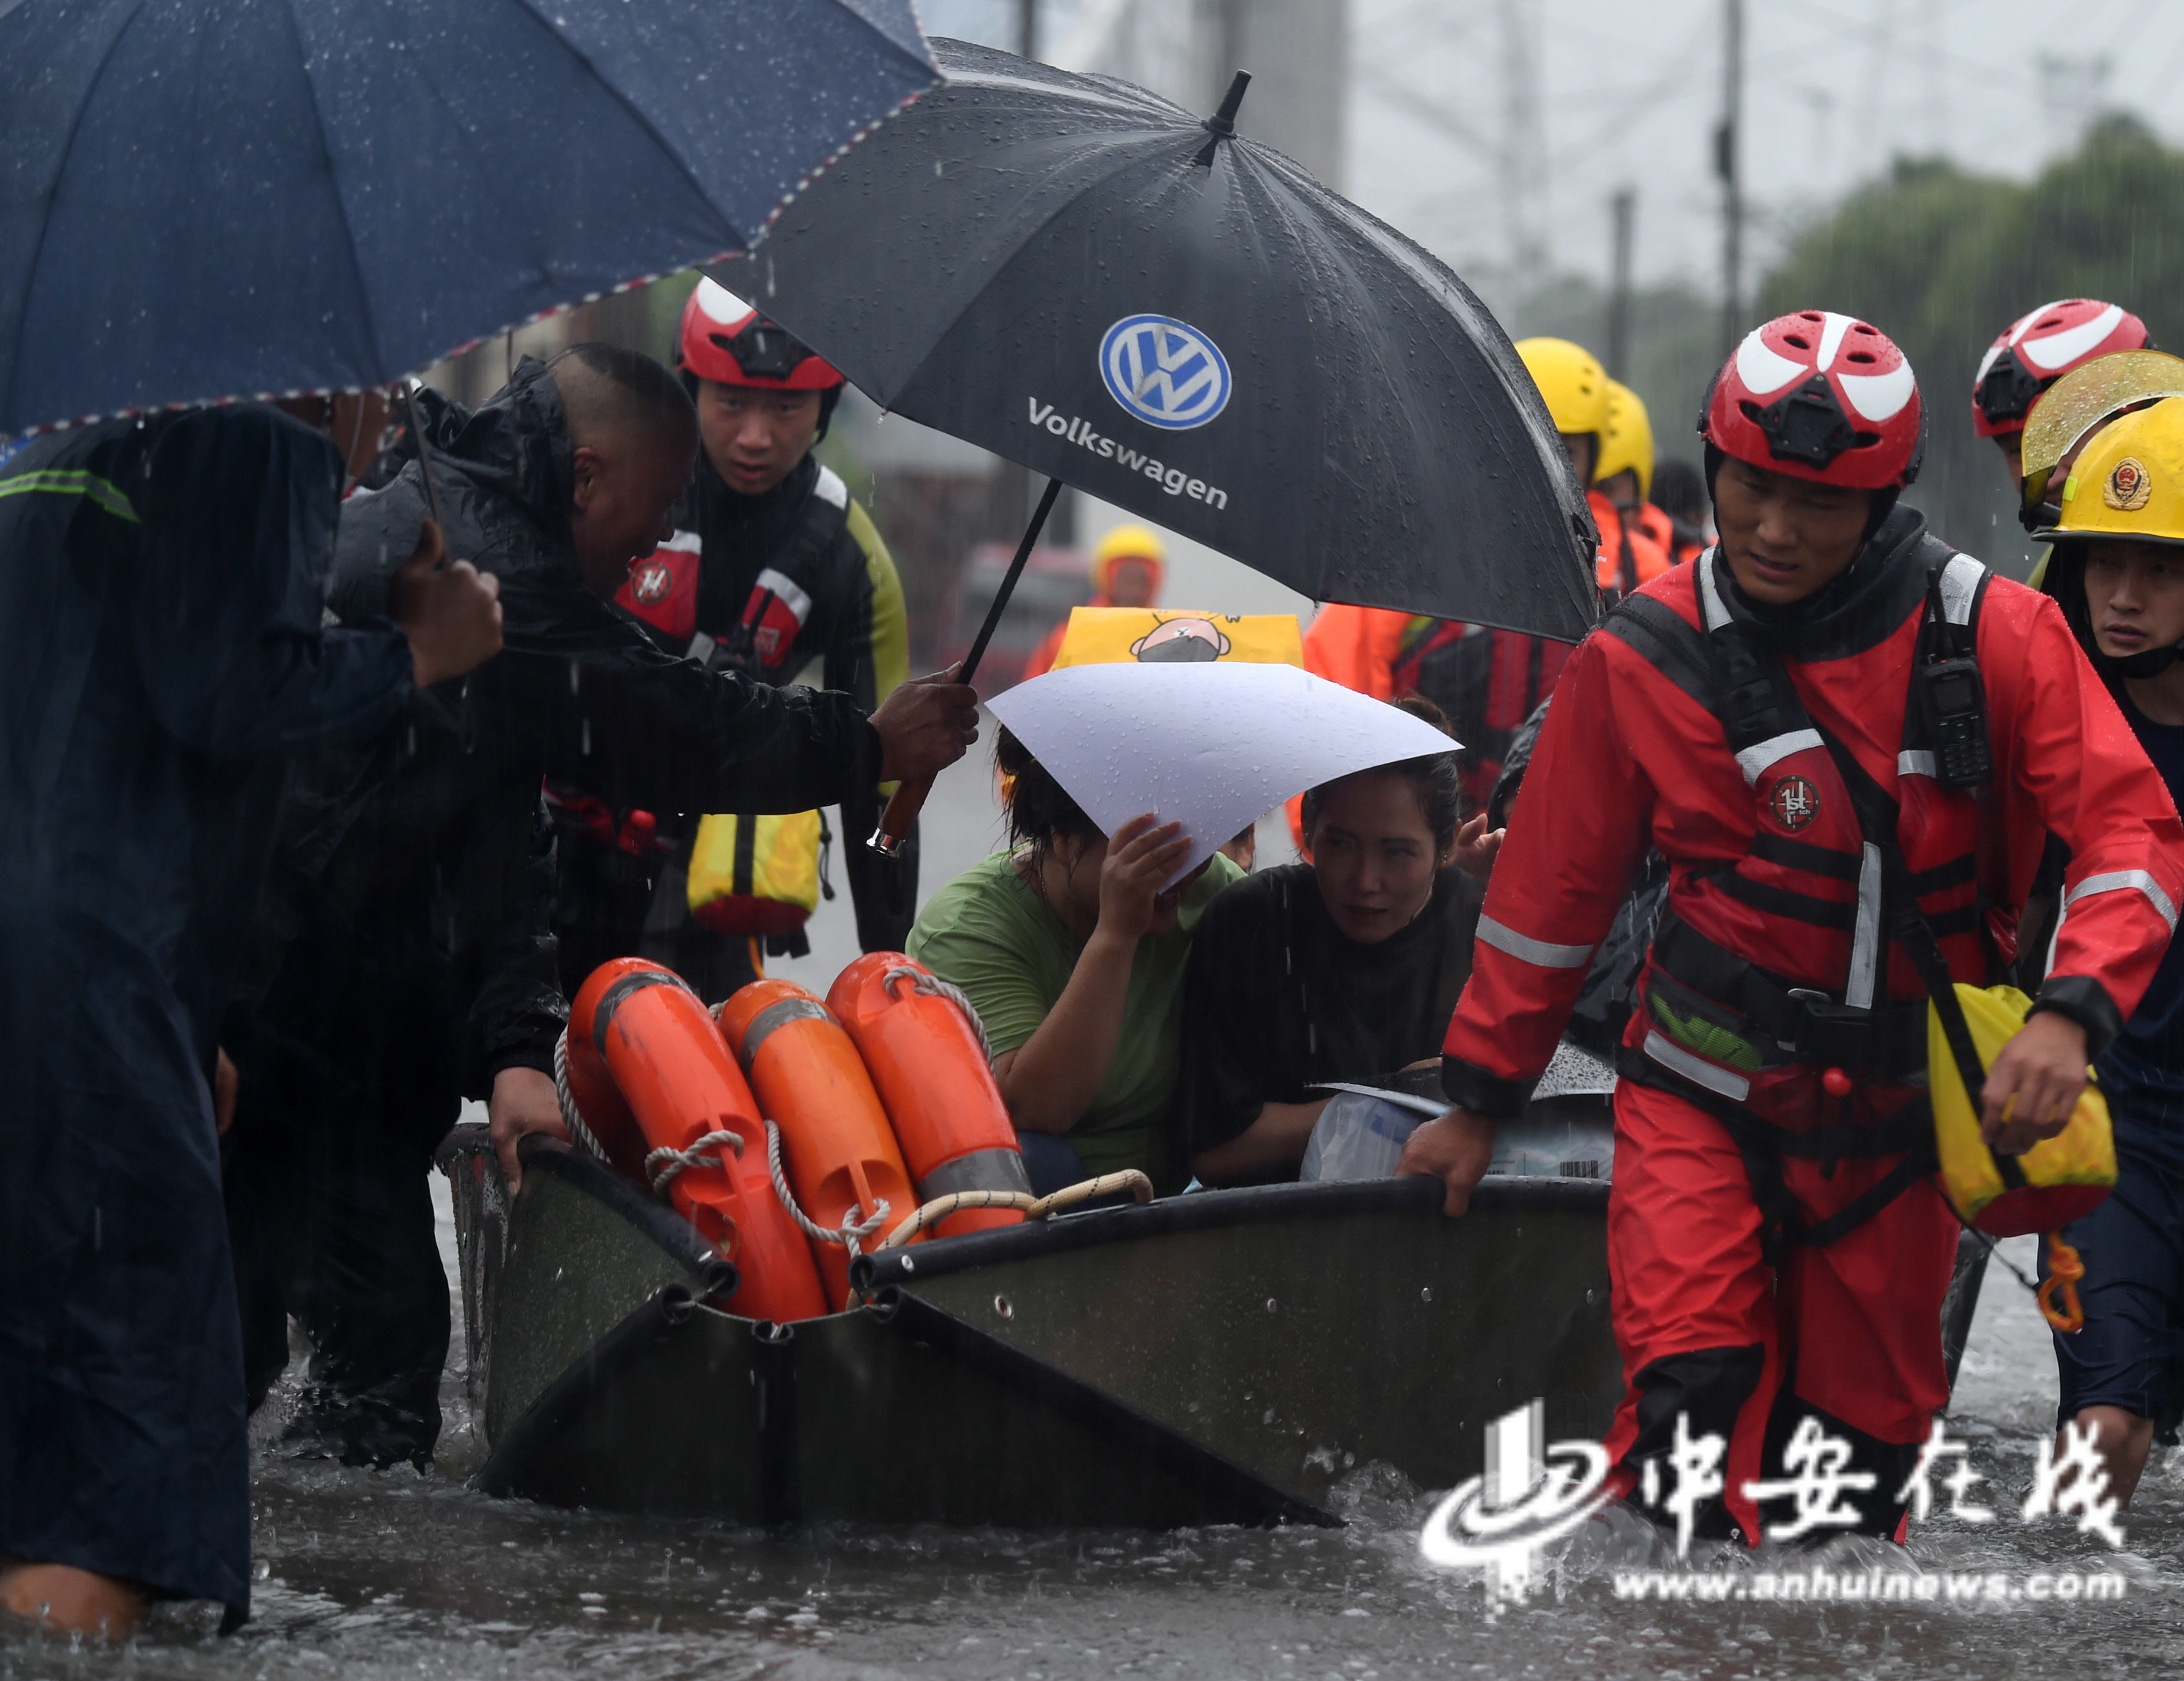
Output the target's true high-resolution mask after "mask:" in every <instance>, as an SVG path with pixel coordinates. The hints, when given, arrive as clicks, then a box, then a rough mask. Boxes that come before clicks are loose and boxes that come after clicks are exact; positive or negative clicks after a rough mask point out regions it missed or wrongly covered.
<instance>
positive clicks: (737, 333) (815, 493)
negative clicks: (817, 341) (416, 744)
mask: <svg viewBox="0 0 2184 1681" xmlns="http://www.w3.org/2000/svg"><path fill="white" fill-rule="evenodd" d="M676 360H677V369H678V370H679V371H680V373H681V375H682V382H683V385H684V387H686V388H687V389H688V391H689V392H690V395H691V398H692V400H693V401H694V402H695V403H696V404H697V407H698V429H699V438H700V441H701V443H702V444H703V448H701V450H700V451H699V458H698V470H697V476H696V477H695V479H694V481H693V482H692V484H691V487H690V488H689V490H688V492H687V493H685V495H684V496H683V498H682V501H681V502H680V503H679V504H677V508H676V510H675V514H674V526H675V530H674V534H673V535H672V536H671V537H669V538H668V540H667V541H666V543H663V544H662V545H661V546H660V548H659V549H658V550H657V552H655V554H652V555H651V556H649V558H647V559H640V560H638V562H637V563H636V564H635V565H632V567H631V568H630V573H629V582H627V584H625V585H624V586H623V587H622V589H621V593H620V594H619V595H617V596H616V604H618V605H619V606H621V607H622V608H624V609H626V610H628V611H629V612H630V613H632V614H634V615H636V616H637V617H638V619H640V620H641V621H643V623H644V624H645V626H647V627H648V628H649V630H650V632H651V633H652V636H653V638H654V640H655V641H656V642H658V643H660V645H661V646H662V647H664V648H666V649H667V650H668V651H669V652H671V653H673V654H688V656H690V657H691V658H693V659H696V660H702V661H704V662H705V664H707V665H711V666H714V667H716V668H733V669H734V670H737V671H743V672H745V673H747V674H748V675H749V676H753V677H755V678H758V679H759V680H760V681H761V682H771V683H774V684H777V685H778V684H785V683H788V682H794V680H795V678H796V676H797V675H798V674H799V672H801V671H804V670H805V668H806V667H807V666H810V665H812V664H813V663H814V662H815V661H816V662H819V664H820V665H821V671H822V687H826V688H828V689H834V690H839V691H842V692H844V693H848V694H850V695H853V696H854V697H855V699H856V702H857V704H858V705H859V706H860V707H861V708H863V709H864V710H866V711H867V712H870V711H871V710H873V709H874V708H875V707H877V705H878V704H879V703H880V702H881V701H882V700H883V699H886V698H887V696H888V694H889V693H890V692H891V691H892V690H893V689H894V687H895V685H896V684H898V683H900V682H902V680H903V679H904V678H905V676H908V675H909V659H910V641H909V621H908V618H907V615H906V614H905V610H904V606H903V596H902V582H901V580H900V578H899V577H898V576H896V573H895V568H894V560H893V559H892V558H890V557H889V554H888V550H887V545H886V543H883V542H882V541H881V538H880V534H879V532H877V530H876V529H874V527H873V525H872V519H871V516H870V515H867V514H866V511H865V509H864V508H863V506H862V505H861V504H859V503H858V502H856V501H855V499H854V498H851V496H850V493H849V488H848V487H847V486H846V485H844V483H843V481H842V480H841V478H840V476H838V474H836V473H835V472H834V471H833V470H832V469H831V468H828V467H826V466H824V465H822V464H821V463H820V461H819V460H818V459H817V458H816V456H815V455H814V454H812V448H813V446H814V445H815V444H816V443H817V442H818V441H819V440H820V439H821V438H822V437H825V436H826V432H827V425H828V423H829V422H830V421H831V420H833V415H834V409H835V405H836V404H838V403H839V402H840V401H841V397H842V391H843V387H844V385H846V384H847V381H845V380H844V377H843V376H842V375H841V374H840V372H838V370H836V369H834V368H833V366H831V365H828V364H827V362H826V361H824V360H822V359H821V358H820V357H818V356H817V355H816V354H814V353H813V352H812V351H811V348H810V347H809V346H807V345H805V344H804V343H803V342H801V341H799V340H798V339H797V338H795V337H793V336H792V335H791V334H790V333H788V331H786V330H785V329H783V328H782V327H781V326H777V325H776V324H775V323H774V322H772V321H771V320H767V319H766V317H765V316H764V315H761V314H759V312H758V311H757V310H756V309H754V308H752V306H751V305H749V303H745V302H744V300H743V299H741V298H738V297H737V296H735V294H734V293H733V292H729V291H728V290H727V288H726V287H722V286H721V285H719V284H718V283H716V281H710V280H700V281H699V282H698V286H697V289H696V290H695V291H694V292H692V293H691V294H690V298H689V300H688V303H686V304H685V305H684V306H683V309H682V322H681V326H680V328H679V337H678V342H677V358H676ZM549 801H550V803H551V804H553V806H554V812H555V815H556V817H557V819H558V820H559V821H560V831H561V846H560V865H559V870H560V888H559V892H558V895H557V905H556V914H555V932H557V934H559V936H560V940H561V945H562V977H563V980H564V982H565V985H566V988H567V990H568V992H569V994H570V995H571V996H572V997H573V996H574V995H575V993H576V990H577V988H578V987H579V986H580V985H581V984H582V981H583V979H584V977H586V976H587V975H588V974H589V973H590V972H591V971H592V970H593V969H594V968H595V967H597V966H599V964H601V963H603V962H605V961H606V960H608V959H609V958H613V957H623V956H629V955H636V954H640V953H641V955H644V956H647V957H650V958H652V959H654V960H655V961H658V962H661V963H665V964H666V965H668V966H670V967H671V968H673V969H676V970H677V971H679V972H680V973H682V976H683V977H685V978H686V979H687V980H688V981H689V982H690V983H691V984H692V985H693V986H694V987H695V988H697V989H698V990H699V993H700V994H702V995H703V996H704V997H705V998H706V999H721V998H725V997H726V996H727V994H729V993H730V992H733V990H734V989H735V988H737V987H738V986H740V985H742V984H743V983H744V982H746V981H749V980H751V979H755V977H756V976H757V974H758V972H759V971H760V968H761V966H762V962H763V957H762V954H761V950H760V947H761V945H763V948H764V949H765V950H766V951H771V952H772V953H773V954H774V955H783V954H784V953H786V954H788V955H799V954H800V953H801V952H802V951H804V950H806V949H809V945H808V942H806V940H805V937H804V935H803V934H802V932H800V930H799V931H797V932H791V933H789V934H787V935H783V934H779V933H777V932H774V931H775V929H777V927H779V926H780V922H779V921H778V916H777V911H776V910H775V909H774V907H772V906H771V905H766V904H759V903H754V902H753V901H752V900H751V899H749V897H748V896H745V897H739V898H736V899H734V900H733V903H732V904H730V903H725V902H724V903H723V904H722V905H720V906H718V907H713V906H709V907H706V910H705V918H704V920H703V921H699V920H697V919H696V918H694V916H693V915H692V914H691V907H690V904H689V897H688V883H689V863H690V854H691V848H692V843H693V842H694V837H695V831H696V825H697V823H698V821H699V814H697V813H689V814H686V815H683V816H682V817H680V818H677V817H662V818H660V819H659V820H658V821H656V822H655V820H654V819H653V818H652V817H651V816H650V815H649V814H645V813H621V812H613V811H610V810H606V809H605V808H604V806H602V805H601V804H599V802H598V801H596V800H593V799H586V798H584V797H582V796H581V795H577V794H576V793H573V792H572V791H569V790H564V789H560V788H549ZM882 804H883V800H882V798H881V793H880V790H879V789H878V788H873V789H872V790H870V791H869V792H868V793H866V795H865V796H863V797H862V798H861V799H855V800H850V801H845V802H844V808H843V813H842V819H843V822H844V827H846V828H847V830H848V831H849V832H850V834H851V835H852V836H853V837H855V838H856V839H858V840H859V841H860V842H861V840H862V838H863V837H865V836H866V835H868V834H870V833H871V832H872V830H873V828H874V827H877V822H878V818H879V811H880V807H881V805H882ZM632 819H634V821H632ZM803 832H804V833H805V834H807V835H812V836H816V834H817V833H818V831H817V830H816V827H812V826H809V825H807V826H806V828H805V831H803ZM761 840H762V842H764V843H767V844H769V845H771V844H772V842H773V837H772V835H771V834H764V835H762V836H761ZM799 844H803V843H801V842H799ZM808 850H809V852H810V854H811V855H810V856H809V858H808V859H806V860H803V861H802V865H801V866H800V867H801V868H802V870H803V871H804V872H805V873H806V874H808V875H809V876H810V877H812V878H813V879H814V882H816V877H817V874H818V872H819V871H821V869H822V862H821V859H820V856H819V851H820V849H819V847H818V844H817V843H816V840H812V841H811V842H810V843H809V845H808ZM834 856H835V857H836V858H838V859H839V860H841V861H842V864H843V866H844V869H845V871H847V873H848V876H849V878H850V897H851V899H852V900H853V901H854V902H855V909H856V916H857V938H858V942H859V943H860V944H861V946H862V947H863V949H866V950H867V951H891V950H900V949H901V947H902V943H903V941H904V940H905V939H906V938H909V934H910V925H911V918H912V916H913V915H914V914H915V912H916V909H917V846H916V843H915V837H913V838H912V842H911V845H910V846H909V847H908V848H906V849H905V852H904V854H903V855H902V856H901V857H900V858H897V859H890V858H885V857H883V856H882V855H881V854H878V853H877V852H875V851H873V850H872V849H870V848H867V847H866V846H864V845H862V844H858V845H854V846H847V847H844V848H842V849H840V850H838V851H837V852H836V853H835V854H834ZM830 891H831V890H830ZM739 918H740V919H742V920H738V919H739ZM795 920H799V921H800V918H798V919H795ZM746 921H747V922H748V923H749V926H748V927H745V926H744V923H745V922H746Z"/></svg>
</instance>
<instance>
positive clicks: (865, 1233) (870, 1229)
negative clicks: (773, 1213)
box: [766, 1121, 888, 1261]
mask: <svg viewBox="0 0 2184 1681" xmlns="http://www.w3.org/2000/svg"><path fill="white" fill-rule="evenodd" d="M766 1166H768V1167H769V1168H771V1169H772V1172H773V1194H775V1195H776V1196H777V1197H779V1198H780V1199H781V1205H782V1206H783V1208H785V1209H787V1210H788V1217H789V1218H790V1219H792V1220H794V1222H796V1223H797V1224H798V1225H799V1226H800V1227H803V1228H804V1235H805V1237H807V1238H811V1241H812V1242H813V1243H815V1244H841V1245H842V1246H843V1247H844V1248H845V1249H847V1250H849V1251H850V1260H852V1261H855V1259H856V1258H857V1256H858V1255H860V1254H861V1253H862V1252H863V1250H862V1245H863V1244H864V1241H865V1239H866V1238H869V1237H871V1236H872V1233H875V1232H877V1231H878V1230H879V1228H880V1227H882V1226H883V1224H885V1223H886V1221H887V1217H888V1200H887V1199H886V1198H885V1197H881V1198H878V1199H877V1202H878V1206H877V1208H875V1209H873V1210H872V1213H871V1214H870V1215H869V1216H866V1218H864V1219H863V1220H859V1219H858V1218H857V1216H859V1215H860V1214H863V1213H864V1207H863V1205H861V1204H860V1203H854V1202H853V1203H851V1204H850V1205H849V1207H848V1208H846V1209H844V1211H843V1212H842V1225H841V1229H840V1230H838V1231H834V1232H830V1231H828V1230H827V1228H826V1227H824V1226H822V1225H820V1224H819V1223H818V1222H816V1221H815V1220H813V1219H812V1218H811V1216H810V1215H808V1214H806V1213H805V1211H803V1209H802V1208H801V1207H799V1205H798V1204H797V1201H796V1194H795V1193H794V1192H793V1191H791V1190H790V1189H789V1188H788V1172H787V1170H786V1169H784V1168H783V1166H782V1165H781V1128H780V1127H779V1126H778V1125H777V1124H776V1123H775V1122H772V1121H769V1122H766Z"/></svg>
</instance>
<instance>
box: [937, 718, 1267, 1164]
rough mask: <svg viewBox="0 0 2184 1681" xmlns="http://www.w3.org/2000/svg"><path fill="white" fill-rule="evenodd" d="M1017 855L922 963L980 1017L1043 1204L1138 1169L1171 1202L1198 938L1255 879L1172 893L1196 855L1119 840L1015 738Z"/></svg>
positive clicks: (1138, 831) (963, 903)
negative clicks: (1187, 973)
mask: <svg viewBox="0 0 2184 1681" xmlns="http://www.w3.org/2000/svg"><path fill="white" fill-rule="evenodd" d="M994 758H995V762H996V763H997V764H998V765H1000V770H1001V774H1002V776H1003V777H1004V778H1005V779H1006V788H1007V794H1006V800H1007V807H1008V825H1009V842H1010V845H1009V849H1008V850H1007V851H1006V852H1001V853H996V854H995V855H994V856H993V857H991V858H989V859H987V860H985V861H984V862H983V863H982V864H978V865H977V866H973V867H972V869H970V870H968V871H966V872H965V873H964V874H962V875H961V876H959V877H956V879H955V880H954V881H952V882H950V883H949V884H948V885H947V886H946V887H944V888H942V889H941V890H940V891H939V893H935V894H934V895H933V899H932V901H931V902H930V903H929V904H928V905H926V907H925V909H924V910H923V911H922V913H921V914H920V915H919V916H918V919H917V927H915V928H913V929H912V930H911V935H910V955H911V956H912V957H915V958H916V959H917V960H918V961H919V962H921V963H922V964H924V965H925V966H927V967H928V968H929V969H931V970H932V971H933V973H934V974H936V975H938V976H939V977H941V978H942V979H943V980H944V981H950V982H954V983H955V984H956V986H959V987H961V988H962V989H963V990H964V992H965V993H966V994H967V995H968V996H969V998H970V999H971V1002H972V1004H973V1005H976V1006H977V1008H978V1015H979V1017H980V1019H982V1020H983V1021H984V1022H985V1024H986V1036H987V1038H988V1039H989V1041H990V1042H991V1044H992V1045H993V1048H994V1053H995V1055H994V1077H995V1080H996V1081H998V1082H999V1083H1000V1088H1001V1095H1002V1097H1003V1098H1004V1099H1006V1101H1007V1103H1008V1105H1009V1114H1010V1116H1011V1117H1012V1118H1013V1119H1014V1120H1015V1122H1016V1125H1017V1135H1018V1137H1019V1138H1021V1140H1022V1144H1023V1147H1024V1165H1025V1166H1026V1167H1027V1168H1028V1169H1029V1170H1030V1173H1031V1181H1032V1186H1033V1188H1034V1189H1035V1190H1037V1191H1039V1193H1041V1194H1045V1193H1047V1192H1050V1191H1054V1190H1058V1189H1060V1188H1061V1187H1062V1186H1063V1185H1067V1184H1072V1183H1076V1182H1077V1181H1078V1180H1082V1179H1085V1178H1089V1177H1091V1176H1092V1175H1094V1174H1095V1173H1112V1172H1119V1171H1121V1170H1122V1169H1123V1168H1126V1167H1135V1168H1138V1169H1140V1170H1141V1171H1143V1172H1145V1173H1146V1174H1148V1175H1150V1176H1151V1179H1152V1182H1153V1184H1154V1187H1155V1188H1156V1189H1157V1190H1159V1191H1160V1192H1162V1194H1167V1193H1169V1192H1172V1191H1174V1190H1177V1189H1178V1188H1181V1186H1182V1183H1183V1182H1184V1177H1185V1176H1184V1173H1183V1172H1182V1171H1181V1165H1180V1161H1179V1159H1178V1155H1177V1153H1176V1151H1175V1149H1174V1147H1173V1143H1172V1140H1171V1134H1170V1130H1169V1110H1170V1109H1171V1108H1172V1107H1173V1103H1174V1099H1175V1091H1176V1084H1177V1075H1178V1068H1179V1066H1180V1050H1181V1043H1182V993H1183V975H1184V966H1185V965H1186V964H1187V963H1188V961H1189V960H1190V931H1191V929H1192V928H1193V927H1195V926H1196V925H1197V921H1198V917H1199V915H1200V913H1201V911H1203V910H1205V908H1206V905H1207V904H1209V903H1210V902H1211V901H1212V899H1213V896H1214V895H1215V894H1216V893H1219V892H1220V891H1221V889H1222V888H1224V887H1227V886H1228V885H1229V882H1234V881H1236V880H1239V879H1240V877H1242V874H1243V872H1242V871H1240V870H1239V869H1237V867H1236V866H1234V864H1231V863H1230V862H1229V860H1227V859H1226V858H1223V857H1222V856H1221V855H1220V854H1218V853H1217V854H1214V855H1213V856H1212V858H1210V859H1208V860H1206V863H1204V864H1201V866H1199V867H1198V869H1197V870H1196V871H1194V872H1193V873H1192V874H1191V875H1190V877H1188V878H1187V879H1186V880H1184V881H1183V882H1178V883H1177V884H1176V885H1175V886H1174V887H1173V888H1168V889H1167V890H1166V891H1165V892H1163V891H1162V888H1161V883H1162V882H1164V881H1166V880H1167V877H1169V876H1170V875H1171V874H1173V871H1174V870H1175V867H1176V866H1177V865H1178V864H1179V863H1181V862H1182V861H1183V859H1184V855H1185V854H1187V853H1188V852H1189V851H1190V839H1189V838H1188V837H1186V836H1185V835H1184V834H1183V833H1182V832H1181V827H1180V826H1179V825H1178V824H1174V823H1161V824H1156V822H1155V821H1154V819H1153V817H1152V815H1151V814H1150V813H1148V814H1147V815H1145V816H1142V817H1136V818H1133V819H1132V820H1131V821H1129V822H1127V823H1125V824H1123V827H1121V828H1119V829H1117V831H1116V832H1115V834H1114V835H1113V837H1112V839H1111V838H1109V837H1108V836H1106V835H1104V834H1102V833H1101V832H1100V829H1099V827H1098V825H1096V824H1095V823H1094V822H1093V821H1092V820H1091V819H1090V818H1089V817H1088V816H1086V815H1084V810H1083V809H1082V808H1080V807H1079V806H1078V804H1077V802H1076V801H1075V800H1074V799H1071V798H1070V797H1069V795H1068V794H1067V793H1065V792H1064V791H1063V789H1062V788H1061V784H1060V783H1058V782H1056V781H1055V780H1054V778H1053V777H1052V776H1050V775H1048V774H1047V771H1046V769H1045V766H1043V765H1040V764H1039V761H1038V760H1036V759H1034V758H1033V757H1032V756H1031V755H1030V754H1028V752H1026V751H1025V750H1024V747H1023V744H1022V743H1021V742H1019V741H1017V739H1016V738H1015V737H1013V736H1011V734H1010V733H1009V732H1007V731H1006V730H1003V731H1001V732H1000V735H999V737H998V738H997V739H996V741H995V747H994Z"/></svg>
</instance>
